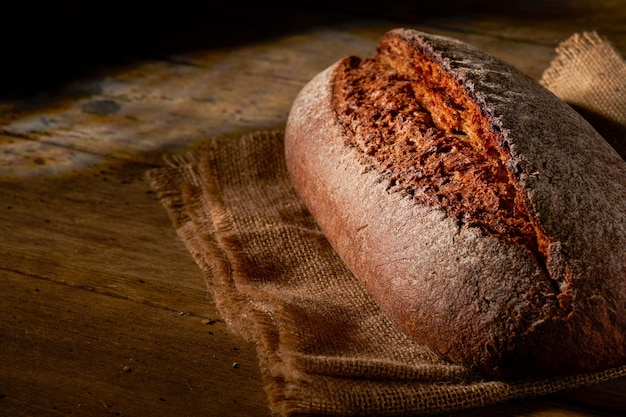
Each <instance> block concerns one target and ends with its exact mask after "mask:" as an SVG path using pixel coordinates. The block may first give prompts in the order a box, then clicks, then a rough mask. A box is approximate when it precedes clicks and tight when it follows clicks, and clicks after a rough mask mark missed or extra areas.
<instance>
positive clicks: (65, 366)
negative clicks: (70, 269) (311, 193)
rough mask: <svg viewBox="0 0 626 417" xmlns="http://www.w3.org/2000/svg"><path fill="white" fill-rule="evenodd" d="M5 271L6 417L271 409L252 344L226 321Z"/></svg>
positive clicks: (1, 382)
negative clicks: (211, 322)
mask: <svg viewBox="0 0 626 417" xmlns="http://www.w3.org/2000/svg"><path fill="white" fill-rule="evenodd" d="M0 277H1V280H2V286H3V291H2V295H1V296H0V298H1V299H2V303H1V304H0V338H1V340H2V343H0V355H1V357H2V361H3V365H2V366H0V414H1V415H5V416H9V415H10V416H16V417H17V416H35V415H68V414H71V415H79V416H109V415H111V414H113V415H120V416H124V415H126V416H129V415H149V416H173V415H176V416H185V415H199V414H205V415H223V414H222V413H223V410H229V413H228V414H229V415H232V416H242V417H243V416H249V415H258V416H262V415H269V413H268V409H267V400H266V398H265V395H264V392H263V389H262V386H261V380H260V375H259V370H258V365H257V360H256V356H255V351H254V347H253V346H251V345H249V344H247V343H245V342H244V341H243V340H241V339H240V338H238V337H236V336H233V335H232V334H231V333H229V332H228V331H227V330H226V328H225V325H224V324H223V323H222V322H217V323H215V324H214V325H212V326H208V325H206V324H203V322H202V320H201V318H200V317H197V316H192V315H180V314H179V313H178V312H176V311H171V310H170V309H165V308H161V307H158V306H152V305H146V304H144V303H137V302H135V301H132V300H128V299H125V298H121V297H112V296H110V295H106V294H99V293H96V292H93V291H90V290H88V289H87V290H86V289H84V288H80V287H74V286H71V285H65V284H62V283H58V282H53V281H50V280H46V279H41V278H38V277H31V276H28V275H25V274H21V273H17V272H12V271H7V270H0ZM233 363H237V364H239V366H238V367H233ZM235 387H237V388H236V389H235ZM201 410H202V411H201ZM214 413H215V414H214Z"/></svg>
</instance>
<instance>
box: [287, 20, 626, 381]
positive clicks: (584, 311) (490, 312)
mask: <svg viewBox="0 0 626 417" xmlns="http://www.w3.org/2000/svg"><path fill="white" fill-rule="evenodd" d="M393 54H396V56H395V57H392V59H391V60H392V61H393V62H394V65H396V67H397V66H398V63H400V64H401V63H402V62H405V65H406V68H404V69H401V71H404V72H410V71H412V69H411V68H412V66H414V65H415V63H416V60H419V61H423V62H426V61H427V62H430V63H433V65H435V66H436V68H439V69H440V71H442V72H444V73H445V74H447V76H449V77H451V78H452V80H453V81H454V82H455V83H456V85H457V86H458V88H461V89H463V95H464V96H465V97H467V98H468V99H469V100H471V102H472V103H474V104H475V106H476V108H477V109H479V111H480V114H481V120H480V124H482V125H485V126H487V128H488V129H489V132H488V135H489V137H490V138H493V139H494V140H496V142H497V143H495V146H496V147H497V148H498V155H497V158H500V160H501V161H502V163H503V166H504V167H505V168H506V170H507V173H508V176H509V179H508V180H507V181H510V183H512V184H514V185H515V193H516V194H517V195H522V196H523V197H524V209H525V210H526V211H527V215H528V217H529V221H531V222H532V224H533V227H534V228H535V230H536V231H537V232H538V233H539V235H540V237H539V238H538V239H539V241H540V242H539V243H538V248H539V247H540V250H539V252H541V253H542V254H543V255H542V256H539V257H538V256H537V253H536V252H533V250H532V248H530V247H529V245H526V244H524V243H523V242H521V244H520V242H516V241H514V239H513V241H511V240H507V239H503V238H502V236H501V235H498V234H497V233H491V232H490V231H489V230H488V228H487V229H486V228H485V227H482V226H480V224H477V223H476V222H465V223H464V222H463V221H459V217H458V216H457V215H454V213H451V212H450V211H446V209H445V207H442V206H441V205H438V204H434V203H428V202H426V203H425V202H424V200H420V199H415V198H412V196H411V195H410V194H411V193H402V192H395V191H397V189H396V188H394V184H393V181H394V179H393V178H392V176H390V175H389V173H385V171H384V169H381V168H380V167H379V166H377V165H376V164H375V163H373V162H372V159H371V158H369V157H364V153H363V150H365V154H367V146H365V147H362V148H359V147H358V146H355V145H354V144H355V143H356V142H355V141H354V139H355V138H354V136H353V135H354V133H353V132H354V126H350V123H346V122H345V119H343V120H342V112H343V111H345V108H344V109H343V110H342V107H341V106H342V103H341V102H340V100H341V98H340V95H337V94H336V91H334V90H333V88H334V86H337V85H339V84H341V82H342V81H343V80H344V78H343V77H345V71H344V70H345V69H346V68H348V67H350V65H352V64H349V63H348V64H347V61H345V60H344V61H340V62H339V63H337V64H335V65H333V66H332V67H330V68H329V69H327V70H326V71H324V72H322V73H321V74H319V75H318V76H317V77H316V78H315V79H314V80H312V81H311V82H310V83H309V84H308V85H307V86H306V87H305V88H304V89H303V90H302V91H301V93H300V94H299V96H298V98H297V99H296V100H295V102H294V105H293V107H292V111H291V113H290V116H289V120H288V123H287V129H286V138H285V139H286V157H287V164H288V168H289V170H290V173H291V175H292V179H293V182H294V186H295V187H296V190H297V191H298V192H299V193H300V195H301V196H302V198H303V200H304V201H305V203H306V204H307V206H308V207H309V209H310V210H311V212H312V213H313V215H314V217H315V218H316V219H317V221H318V223H319V224H320V226H321V227H322V229H323V230H324V232H325V234H326V236H327V237H328V239H329V241H330V242H331V243H332V244H333V246H334V247H335V249H336V250H337V252H338V253H339V255H340V256H341V257H342V258H343V259H344V261H345V262H346V264H347V265H348V267H350V268H351V270H352V271H353V272H354V273H355V275H356V276H357V277H359V278H360V279H361V280H362V281H363V283H364V285H365V287H366V288H367V289H368V291H369V292H370V294H372V296H373V297H374V298H375V299H376V300H377V301H378V302H379V304H380V305H381V308H383V310H385V311H386V312H387V313H388V314H389V315H390V317H392V318H393V319H394V320H395V322H396V323H397V324H398V326H399V327H401V328H402V329H404V330H405V331H406V332H407V333H408V334H410V335H412V336H413V337H414V338H415V339H416V340H417V341H419V342H421V343H425V344H427V345H428V346H431V347H432V348H433V349H434V350H436V351H438V352H439V353H441V354H442V355H443V356H445V357H447V358H449V359H450V360H453V361H455V362H459V363H463V364H465V365H467V366H470V367H475V368H478V369H481V370H482V371H485V372H496V373H497V372H501V371H503V370H505V369H506V370H511V369H513V370H515V371H514V372H523V373H542V372H546V373H568V372H576V371H589V370H597V369H603V368H605V367H608V366H615V365H619V364H623V363H625V362H626V318H625V316H626V315H625V314H624V310H625V307H626V163H625V162H624V161H623V160H621V158H620V157H619V155H618V154H617V153H616V152H615V151H614V150H613V149H612V148H611V147H610V146H609V145H608V144H607V143H606V142H605V141H604V140H603V139H602V138H601V137H600V136H599V135H598V134H597V133H596V132H595V131H594V130H593V128H591V126H590V125H589V124H588V123H586V122H585V121H584V119H582V118H581V117H580V116H579V115H578V114H577V113H576V112H574V111H573V110H572V109H571V108H570V107H569V106H567V105H566V104H565V103H563V102H562V101H560V100H559V99H558V98H556V97H555V96H554V95H552V94H551V93H550V92H548V91H547V90H545V89H543V88H542V87H541V86H539V85H538V84H537V83H535V82H534V81H533V80H532V79H530V78H528V77H527V76H525V75H523V74H521V73H520V72H519V71H516V70H515V69H513V68H511V67H510V66H508V65H506V64H504V63H502V62H500V61H499V60H497V59H495V58H493V57H491V56H489V55H487V54H485V53H483V52H481V51H479V50H476V49H475V48H473V47H471V46H469V45H467V44H464V43H461V42H459V41H456V40H453V39H449V38H443V37H438V36H433V35H429V34H424V33H420V32H416V31H412V30H405V29H398V30H394V31H391V32H389V33H388V34H386V35H385V36H384V37H383V38H382V39H381V42H380V44H379V56H380V55H393ZM409 56H410V57H411V59H409ZM349 59H350V58H349ZM381 59H388V58H381ZM420 65H421V64H420ZM429 65H430V64H429ZM342 68H343V69H342ZM407 68H408V69H407ZM338 81H339V82H338ZM426 81H428V79H426ZM431 81H432V80H431ZM338 97H339V98H338ZM355 111H357V112H361V111H362V110H358V109H355ZM363 112H365V111H364V110H363ZM358 140H359V139H357V142H358ZM399 157H400V156H399ZM395 181H396V182H397V179H396V180H395ZM413 194H414V193H413Z"/></svg>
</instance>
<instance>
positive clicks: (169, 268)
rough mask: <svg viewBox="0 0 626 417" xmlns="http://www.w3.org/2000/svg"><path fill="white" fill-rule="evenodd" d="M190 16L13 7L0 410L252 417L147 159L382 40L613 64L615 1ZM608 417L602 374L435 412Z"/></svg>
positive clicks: (527, 60)
mask: <svg viewBox="0 0 626 417" xmlns="http://www.w3.org/2000/svg"><path fill="white" fill-rule="evenodd" d="M87 3H89V2H87ZM205 3H210V2H200V1H182V2H177V3H176V4H175V5H170V6H168V8H167V9H164V8H157V7H156V6H152V7H151V8H142V7H140V6H138V5H136V4H134V3H132V4H131V5H127V4H124V5H123V6H122V5H119V6H121V8H116V7H114V6H113V5H110V4H106V6H105V5H104V4H101V5H100V7H99V8H97V9H94V10H91V9H89V7H88V6H85V5H84V4H82V3H80V4H79V3H77V4H73V3H72V2H61V5H60V6H59V5H57V6H55V7H52V6H47V9H35V10H28V9H29V7H34V6H32V5H24V9H25V10H24V11H25V12H28V13H27V15H28V16H29V18H28V21H25V22H24V24H23V25H22V26H20V22H21V20H20V21H18V22H17V23H18V25H17V26H15V25H14V27H13V28H12V29H10V31H9V32H7V35H11V36H10V37H7V36H4V37H3V39H4V40H5V42H6V43H8V45H7V49H5V51H4V59H5V61H4V63H3V65H2V67H3V70H2V72H4V75H0V77H1V78H2V79H1V82H0V86H1V87H2V90H0V94H2V100H1V101H0V126H1V127H0V236H1V238H0V250H1V251H2V256H1V258H0V285H1V289H2V290H1V295H0V297H1V305H0V415H6V416H57V415H58V416H60V415H72V416H77V415H78V416H105V415H106V416H108V415H118V416H153V417H156V416H269V414H270V413H269V410H268V406H267V399H266V397H265V394H264V392H263V388H262V385H261V379H260V374H259V370H258V365H257V359H256V355H255V349H254V346H252V345H250V344H248V343H246V342H244V341H243V340H242V339H241V338H240V337H238V336H237V335H234V334H232V333H231V332H229V330H228V328H226V326H225V325H224V323H223V322H222V321H221V320H220V316H219V314H218V312H217V311H216V309H215V307H214V306H213V304H212V300H211V298H210V297H209V295H208V294H207V290H206V287H205V284H204V282H203V279H202V277H201V275H200V272H199V270H198V268H197V267H196V265H195V264H194V262H193V260H192V258H191V256H190V255H189V254H188V252H187V251H186V249H185V248H184V247H183V245H182V243H181V242H180V241H179V240H178V238H177V236H176V234H175V232H174V229H173V227H172V225H171V223H170V221H169V219H168V218H167V215H166V213H165V211H164V209H163V208H162V207H161V205H160V204H159V202H158V201H157V199H156V197H155V194H154V193H153V192H152V191H151V190H150V188H149V186H148V184H147V182H146V181H145V180H144V173H145V171H146V170H147V169H149V168H152V167H155V166H160V165H162V164H163V160H162V155H163V154H164V153H170V152H180V151H183V150H185V149H190V148H193V147H194V146H196V145H197V144H199V143H200V142H202V141H203V140H204V139H206V138H208V137H212V136H237V135H240V134H242V133H246V132H251V131H254V130H261V129H274V128H281V127H283V125H284V123H285V120H286V117H287V114H288V111H289V108H290V104H291V101H292V100H293V98H294V96H295V95H296V93H297V92H298V91H299V89H300V88H301V87H302V86H303V84H304V83H305V82H306V81H307V80H309V79H310V78H311V77H312V76H313V75H314V74H316V73H317V72H319V71H320V70H322V69H323V68H325V67H326V66H328V65H329V64H331V63H332V62H334V61H335V60H337V59H339V58H340V57H343V56H345V55H347V54H360V55H369V54H371V53H373V48H374V45H375V42H376V40H377V38H378V37H379V36H380V35H381V34H382V33H383V32H384V31H386V30H387V29H390V28H393V27H398V26H407V27H413V28H417V29H421V30H425V31H430V32H435V33H441V34H446V35H451V36H455V37H458V38H460V39H462V40H465V41H468V42H471V43H473V44H475V45H477V46H479V47H481V48H483V49H485V50H487V51H488V52H491V53H493V54H494V55H496V56H499V57H501V58H502V59H504V60H506V61H508V62H510V63H511V64H513V65H515V66H517V67H519V68H520V69H521V70H523V71H524V72H526V73H528V74H529V75H530V76H532V77H534V78H536V79H538V78H539V77H540V76H541V73H542V71H543V69H544V68H546V67H547V65H548V63H549V62H550V60H551V59H552V57H553V56H554V48H555V46H556V45H557V44H558V43H559V42H560V41H562V40H564V39H566V38H567V37H569V36H570V35H571V34H573V33H574V32H579V31H583V30H597V31H598V32H599V33H600V34H601V35H602V36H604V37H606V38H608V39H609V40H610V41H611V42H612V43H613V44H614V46H615V47H616V48H617V49H618V50H619V51H620V52H621V53H622V54H623V55H626V8H625V7H624V3H622V2H620V1H618V0H602V1H582V0H578V1H569V2H568V1H564V0H563V1H558V0H553V1H547V2H540V1H529V2H519V3H520V4H517V3H515V4H510V2H495V1H493V2H492V1H478V2H474V6H473V7H469V6H467V5H464V3H463V2H461V1H440V2H432V3H436V4H434V5H433V4H430V3H431V2H420V1H414V2H410V5H402V2H400V1H394V0H391V1H387V2H384V6H385V7H382V6H381V5H380V4H379V2H373V1H367V0H363V1H359V2H356V1H354V2H343V3H337V2H331V1H316V2H312V1H311V2H305V1H302V2H297V1H296V2H292V3H290V5H288V6H285V7H279V6H277V5H273V4H271V3H270V4H265V5H264V6H263V8H262V9H258V10H256V9H249V8H237V7H235V6H228V5H222V6H219V7H217V8H216V6H210V5H207V4H205ZM9 20H11V18H10V17H9ZM18 29H19V30H18ZM5 30H6V28H5ZM26 32H28V33H30V34H31V35H33V36H32V38H33V39H28V38H27V37H26V36H24V33H26ZM11 39H12V41H10V42H7V40H11ZM79 41H81V42H79ZM82 41H84V42H86V45H84V44H83V42H82ZM2 72H0V74H2ZM235 363H236V364H238V365H236V366H234V364H235ZM624 413H626V381H625V380H618V381H614V382H611V383H607V384H603V385H600V386H595V387H589V388H585V389H580V390H575V391H571V392H566V393H560V394H558V395H552V396H548V397H542V398H538V399H532V400H525V401H516V402H511V403H507V404H501V405H497V406H492V407H487V408H484V409H478V410H471V411H467V412H462V413H456V414H453V415H454V416H493V415H497V416H542V417H548V416H550V417H556V416H561V417H563V416H617V415H624Z"/></svg>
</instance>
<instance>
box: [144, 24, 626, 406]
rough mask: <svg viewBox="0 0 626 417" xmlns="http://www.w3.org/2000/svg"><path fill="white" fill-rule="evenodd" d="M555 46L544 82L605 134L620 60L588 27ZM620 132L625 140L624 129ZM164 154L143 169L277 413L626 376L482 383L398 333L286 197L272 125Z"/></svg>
mask: <svg viewBox="0 0 626 417" xmlns="http://www.w3.org/2000/svg"><path fill="white" fill-rule="evenodd" d="M557 55H558V56H557V58H556V59H555V60H554V62H553V63H552V65H551V67H550V68H549V69H548V70H546V72H545V75H544V77H543V80H542V82H543V83H544V85H546V86H548V87H549V88H551V89H552V90H553V91H554V92H555V93H556V94H557V95H559V96H562V97H563V98H564V99H565V100H567V101H569V102H571V103H572V104H573V105H575V106H576V107H577V108H579V109H582V110H584V111H585V112H586V113H587V114H593V115H601V116H602V117H598V118H597V120H594V122H597V121H598V120H600V121H601V122H602V123H604V124H601V125H600V126H599V127H598V129H599V130H602V132H603V133H607V132H609V133H610V132H618V133H619V129H617V128H616V126H621V128H622V129H623V128H624V126H626V102H625V100H626V81H625V80H626V76H625V75H626V66H625V64H624V62H623V61H622V59H621V58H620V56H619V55H618V54H617V53H616V52H615V51H614V50H613V49H612V48H611V46H610V45H608V44H607V43H605V42H604V41H602V40H601V39H600V38H599V37H598V36H597V35H596V34H595V33H587V34H580V35H575V36H573V37H572V38H570V39H568V40H567V41H566V42H564V43H563V44H562V45H560V46H559V48H558V49H557ZM611 138H615V136H611ZM619 139H621V140H622V144H623V143H624V136H623V134H622V135H621V136H620V137H619ZM612 140H613V139H612ZM613 143H617V142H615V141H613ZM622 149H624V147H623V145H622ZM167 160H168V161H169V166H167V167H164V168H159V169H153V170H151V171H149V172H148V173H147V177H148V179H149V181H150V183H151V186H152V187H153V189H154V190H155V191H156V192H157V194H158V196H159V199H160V201H161V202H162V204H163V205H164V207H165V208H166V210H167V211H168V213H169V215H170V217H171V219H172V221H173V224H174V226H175V228H176V230H177V232H178V235H179V236H180V238H181V239H182V241H183V242H184V244H185V245H186V247H187V248H188V249H189V251H190V252H191V254H192V256H193V257H194V259H195V261H196V262H197V263H198V265H199V266H200V268H201V270H202V272H203V274H204V277H205V278H206V282H207V285H208V288H209V291H210V293H211V295H212V296H213V299H214V301H215V303H216V305H217V307H218V309H219V311H220V312H221V314H222V315H223V318H224V320H225V321H226V323H227V324H228V326H229V327H230V329H231V330H232V331H234V332H238V333H239V334H241V335H243V336H244V337H245V338H246V339H247V340H250V341H252V342H254V343H255V344H256V346H257V349H258V358H259V363H260V369H261V371H262V375H263V380H264V384H265V389H266V392H267V394H268V398H269V405H270V408H271V410H272V412H273V413H275V414H276V415H337V416H357V415H361V416H363V415H368V416H375V415H380V416H400V415H402V416H406V415H419V414H433V413H439V412H445V411H453V410H461V409H467V408H472V407H479V406H483V405H487V404H493V403H497V402H502V401H505V400H510V399H513V398H522V397H529V396H537V395H543V394H548V393H553V392H556V391H559V390H564V389H568V388H574V387H579V386H582V385H586V384H593V383H598V382H601V381H607V380H610V379H613V378H618V377H621V376H626V367H622V368H617V369H610V370H606V371H605V372H601V373H594V374H585V375H576V376H572V377H567V378H554V379H547V380H508V381H504V380H492V379H486V378H482V377H481V376H479V375H474V374H472V373H470V372H468V371H467V370H466V369H464V368H463V367H460V366H455V365H451V364H448V363H445V362H443V361H442V360H440V359H439V358H438V357H437V356H436V355H434V354H433V353H432V352H431V351H429V350H428V349H427V348H425V347H424V346H420V345H417V344H416V343H414V342H412V341H411V340H409V339H408V338H406V337H405V336H404V335H403V334H402V333H400V332H399V331H397V330H396V329H395V328H394V327H393V325H392V324H391V323H390V322H389V321H388V320H387V318H386V317H385V316H384V315H382V314H381V313H380V311H379V310H378V308H377V305H376V304H375V303H374V302H373V301H372V300H371V299H370V298H369V297H368V296H367V294H366V293H365V292H364V290H363V289H362V288H361V286H360V284H359V283H358V281H357V280H356V279H355V277H354V276H353V275H352V274H351V273H350V272H349V271H348V270H347V269H346V267H345V266H344V265H343V263H342V262H341V260H340V259H339V258H338V257H337V255H336V254H335V253H334V251H333V249H332V248H331V247H330V246H329V244H328V242H327V241H326V239H325V238H324V235H323V234H322V233H321V232H320V230H319V229H318V227H317V225H316V224H315V221H314V220H313V219H312V218H311V217H310V215H309V213H308V212H307V210H306V208H305V207H304V206H303V204H302V203H301V201H300V200H299V199H298V196H297V195H296V194H295V193H294V190H293V189H292V187H291V184H290V181H289V177H288V174H287V171H286V169H285V164H284V160H283V142H282V134H281V133H280V132H259V133H254V134H250V135H247V136H244V137H241V138H240V139H238V140H232V139H215V140H208V141H207V142H206V143H205V144H203V146H201V147H200V148H199V149H198V150H197V151H195V152H192V153H189V154H186V155H173V156H170V157H168V158H167Z"/></svg>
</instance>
